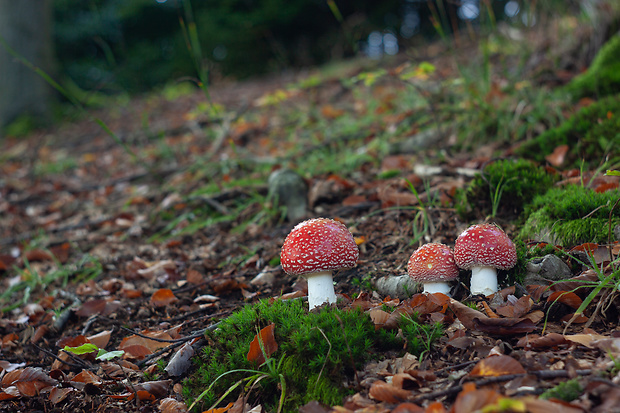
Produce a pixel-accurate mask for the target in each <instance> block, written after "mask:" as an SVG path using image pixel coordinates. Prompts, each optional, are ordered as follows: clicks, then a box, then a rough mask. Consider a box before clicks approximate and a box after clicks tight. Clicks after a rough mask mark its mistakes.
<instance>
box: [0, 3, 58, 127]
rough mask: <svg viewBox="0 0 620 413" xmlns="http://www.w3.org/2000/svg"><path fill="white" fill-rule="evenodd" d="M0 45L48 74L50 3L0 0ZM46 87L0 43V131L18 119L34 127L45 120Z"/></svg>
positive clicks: (49, 93)
mask: <svg viewBox="0 0 620 413" xmlns="http://www.w3.org/2000/svg"><path fill="white" fill-rule="evenodd" d="M0 36H1V38H0V41H2V39H4V41H5V42H6V43H7V44H8V46H9V47H10V48H11V49H13V50H14V51H15V52H16V53H17V54H18V55H19V56H21V57H22V58H24V59H26V60H28V61H29V62H31V63H32V64H33V65H34V66H36V67H39V68H40V69H42V70H44V71H45V72H46V73H48V74H51V73H50V72H51V70H52V67H53V43H52V2H51V0H0ZM51 98H52V90H51V88H50V86H49V85H48V84H47V83H46V82H45V80H43V79H42V78H41V77H40V76H39V75H37V74H36V73H35V72H34V71H33V70H32V69H30V68H28V67H26V66H24V65H23V64H22V63H20V62H19V61H18V60H17V59H16V58H15V57H14V56H12V55H11V54H10V53H9V52H8V51H7V50H6V48H5V47H3V45H2V44H1V43H0V131H1V129H2V127H4V126H6V125H7V124H8V123H10V122H11V121H13V120H15V119H16V118H17V117H19V116H20V115H31V116H33V117H35V120H36V121H37V123H39V121H40V122H41V123H44V122H45V121H47V120H49V116H50V100H51Z"/></svg>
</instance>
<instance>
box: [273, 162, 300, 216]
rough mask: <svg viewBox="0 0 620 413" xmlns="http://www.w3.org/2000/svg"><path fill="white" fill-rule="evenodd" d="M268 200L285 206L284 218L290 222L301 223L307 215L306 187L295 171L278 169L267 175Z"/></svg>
mask: <svg viewBox="0 0 620 413" xmlns="http://www.w3.org/2000/svg"><path fill="white" fill-rule="evenodd" d="M268 183H269V199H270V200H271V201H272V202H273V203H274V204H277V205H285V206H286V217H287V219H288V220H289V221H291V222H298V221H301V220H302V219H303V218H305V217H306V216H307V213H308V185H306V181H304V179H303V178H302V177H301V176H300V175H299V174H298V173H297V172H295V171H293V170H291V169H287V168H283V169H278V170H277V171H274V172H272V173H271V175H269V181H268Z"/></svg>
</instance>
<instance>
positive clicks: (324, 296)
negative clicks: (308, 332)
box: [280, 218, 359, 310]
mask: <svg viewBox="0 0 620 413" xmlns="http://www.w3.org/2000/svg"><path fill="white" fill-rule="evenodd" d="M358 258H359V249H358V248H357V244H356V243H355V240H354V239H353V235H351V233H350V232H349V230H348V229H347V227H345V226H344V225H343V224H341V223H340V222H338V221H334V220H332V219H327V218H315V219H309V220H307V221H303V222H301V223H299V224H297V225H296V226H295V228H293V230H292V231H291V232H290V234H288V236H287V237H286V240H284V245H283V246H282V252H281V254H280V262H281V264H282V269H283V270H284V271H285V272H286V273H287V274H289V275H303V276H305V277H306V279H307V280H308V303H309V304H310V309H311V310H312V309H313V308H315V307H318V306H320V305H321V304H323V303H326V302H327V303H329V304H333V303H335V302H336V294H335V292H334V283H333V281H332V270H336V269H339V268H351V267H354V266H355V264H356V263H357V259H358Z"/></svg>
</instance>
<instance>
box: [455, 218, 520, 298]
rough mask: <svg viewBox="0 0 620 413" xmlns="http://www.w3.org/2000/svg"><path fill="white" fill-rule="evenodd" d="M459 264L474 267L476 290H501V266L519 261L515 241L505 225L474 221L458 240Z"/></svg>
mask: <svg viewBox="0 0 620 413" xmlns="http://www.w3.org/2000/svg"><path fill="white" fill-rule="evenodd" d="M454 259H455V261H456V265H458V266H459V267H460V268H463V269H464V270H469V269H471V284H470V288H469V290H470V291H471V293H472V294H484V295H490V294H493V293H496V292H497V269H500V270H509V269H510V268H512V267H514V265H515V264H516V263H517V250H516V248H515V244H513V243H512V241H511V240H510V238H508V236H507V235H506V233H505V232H504V231H502V229H501V228H499V227H498V226H496V225H492V224H480V225H473V226H471V227H469V228H467V229H466V230H465V231H463V233H461V235H459V236H458V238H457V239H456V242H455V244H454Z"/></svg>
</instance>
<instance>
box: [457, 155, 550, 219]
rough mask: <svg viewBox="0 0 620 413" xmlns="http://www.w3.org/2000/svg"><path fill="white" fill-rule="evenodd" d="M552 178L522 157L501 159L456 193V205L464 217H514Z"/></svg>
mask: <svg viewBox="0 0 620 413" xmlns="http://www.w3.org/2000/svg"><path fill="white" fill-rule="evenodd" d="M555 181H556V177H554V176H553V175H550V174H548V173H547V171H546V170H545V169H544V168H542V167H540V166H537V165H536V164H535V163H533V162H531V161H528V160H525V159H518V160H513V159H505V160H499V161H497V162H493V163H490V164H488V165H487V166H486V167H485V168H484V170H483V173H482V174H478V175H476V177H475V178H474V179H473V180H472V182H471V183H470V184H469V186H468V187H467V188H466V189H465V190H463V191H461V192H460V193H459V194H458V195H457V199H458V201H457V203H456V208H457V212H458V213H459V215H460V216H461V217H462V218H464V219H473V218H482V217H481V216H478V217H474V216H473V215H474V211H476V213H478V214H479V215H483V216H488V215H492V216H496V215H502V216H518V215H519V214H520V213H521V212H523V207H524V206H525V204H526V203H527V202H530V201H531V200H532V199H533V198H534V197H535V196H536V195H538V194H542V193H544V192H546V191H547V190H548V189H549V188H550V187H551V185H553V183H554V182H555Z"/></svg>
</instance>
